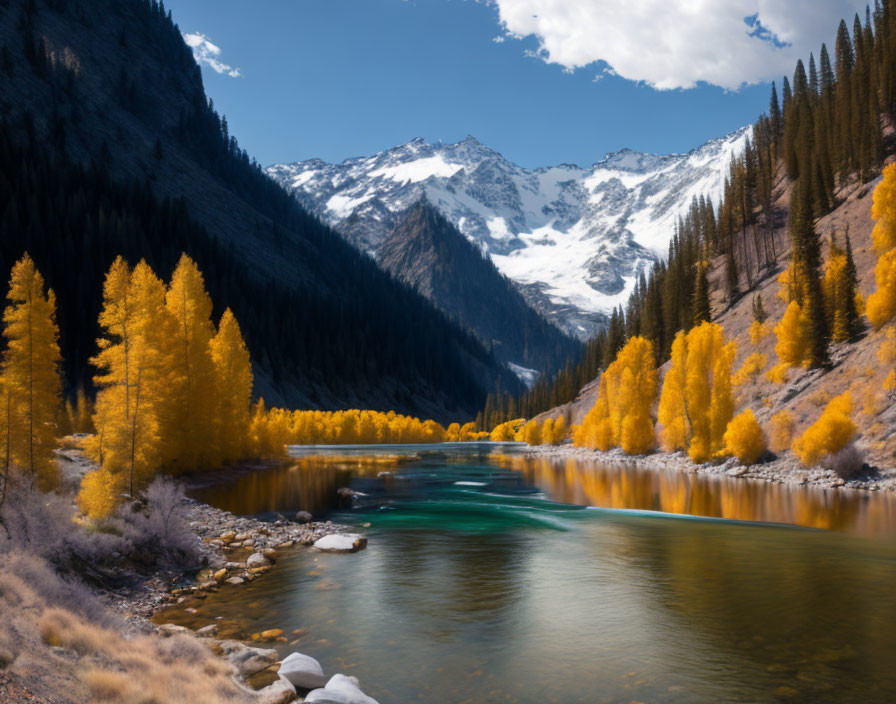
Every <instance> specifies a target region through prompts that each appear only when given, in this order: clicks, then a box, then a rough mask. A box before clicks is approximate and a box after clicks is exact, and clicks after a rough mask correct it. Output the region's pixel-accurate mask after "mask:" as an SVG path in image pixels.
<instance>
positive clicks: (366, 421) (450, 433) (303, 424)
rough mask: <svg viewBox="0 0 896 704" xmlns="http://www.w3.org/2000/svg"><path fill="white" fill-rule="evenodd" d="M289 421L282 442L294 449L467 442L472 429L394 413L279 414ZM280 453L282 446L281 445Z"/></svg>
mask: <svg viewBox="0 0 896 704" xmlns="http://www.w3.org/2000/svg"><path fill="white" fill-rule="evenodd" d="M273 412H278V413H282V414H285V416H288V417H289V421H288V424H289V430H288V432H287V434H286V437H287V439H286V440H285V441H284V442H288V443H289V444H294V445H368V444H380V445H391V444H406V443H412V444H417V443H425V444H428V443H438V442H446V441H447V442H461V438H462V437H463V438H464V439H466V440H470V439H472V438H471V435H472V433H473V431H474V425H473V424H472V423H467V424H465V425H463V426H461V425H460V423H452V424H451V425H450V426H448V430H446V429H445V428H444V427H442V426H441V425H440V424H439V423H436V422H435V421H433V420H426V421H421V420H420V419H419V418H414V417H411V416H404V415H401V414H398V413H395V411H389V412H388V413H383V412H380V411H362V410H357V409H350V410H347V411H332V412H331V411H280V410H279V409H274V411H273ZM280 449H281V451H282V444H281V448H280Z"/></svg>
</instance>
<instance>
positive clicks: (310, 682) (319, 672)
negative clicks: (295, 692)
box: [279, 653, 327, 689]
mask: <svg viewBox="0 0 896 704" xmlns="http://www.w3.org/2000/svg"><path fill="white" fill-rule="evenodd" d="M279 673H280V676H281V677H285V678H286V679H287V680H289V681H290V682H291V683H292V684H293V685H295V686H296V687H301V688H302V689H314V688H315V687H323V686H324V684H326V682H327V678H326V676H325V675H324V671H323V668H322V667H321V666H320V663H319V662H318V661H317V660H315V659H314V658H312V657H310V656H309V655H303V654H302V653H293V654H292V655H290V656H289V657H287V658H286V659H285V660H284V661H283V662H282V663H281V664H280V670H279Z"/></svg>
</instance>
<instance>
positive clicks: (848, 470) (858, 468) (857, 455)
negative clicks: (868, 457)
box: [821, 443, 865, 479]
mask: <svg viewBox="0 0 896 704" xmlns="http://www.w3.org/2000/svg"><path fill="white" fill-rule="evenodd" d="M821 466H822V467H824V468H825V469H830V470H832V471H834V472H836V474H837V476H839V477H840V478H841V479H852V478H853V477H856V476H858V475H859V474H861V472H862V469H863V468H864V467H865V455H864V453H863V452H862V451H861V450H860V449H859V448H857V447H856V446H855V444H854V443H850V444H849V445H847V446H846V447H844V448H843V449H842V450H840V452H837V453H836V454H833V455H828V456H827V457H825V458H824V459H823V460H821Z"/></svg>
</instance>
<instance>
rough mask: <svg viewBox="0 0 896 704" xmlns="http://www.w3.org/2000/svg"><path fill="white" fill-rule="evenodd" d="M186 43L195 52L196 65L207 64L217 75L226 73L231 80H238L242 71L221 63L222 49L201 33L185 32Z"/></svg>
mask: <svg viewBox="0 0 896 704" xmlns="http://www.w3.org/2000/svg"><path fill="white" fill-rule="evenodd" d="M184 41H185V42H186V43H187V46H188V47H190V48H191V49H192V50H193V58H195V59H196V63H198V64H205V65H206V66H208V67H209V68H211V69H212V70H213V71H215V72H216V73H226V74H227V75H228V76H230V77H231V78H238V77H239V76H240V75H241V74H240V70H239V69H238V68H234V67H233V66H230V65H229V64H225V63H224V62H223V61H221V58H220V57H221V47H219V46H217V45H216V44H213V43H212V41H211V40H210V39H209V38H208V37H207V36H205V35H204V34H202V33H201V32H185V33H184Z"/></svg>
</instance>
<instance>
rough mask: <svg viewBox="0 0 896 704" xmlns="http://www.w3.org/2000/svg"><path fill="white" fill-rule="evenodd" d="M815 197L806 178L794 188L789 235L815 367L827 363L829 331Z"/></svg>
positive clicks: (812, 360) (810, 360) (796, 282)
mask: <svg viewBox="0 0 896 704" xmlns="http://www.w3.org/2000/svg"><path fill="white" fill-rule="evenodd" d="M811 203H812V197H811V193H810V190H809V184H808V182H807V180H806V179H800V180H799V181H797V183H796V185H795V186H794V202H793V203H792V204H791V211H790V236H791V239H792V241H793V264H794V274H795V277H796V281H795V282H794V284H795V286H796V289H797V291H798V292H799V293H798V298H797V300H798V301H799V303H800V307H801V309H802V313H803V316H804V317H805V320H806V324H807V326H808V327H807V334H808V338H807V339H808V344H809V348H808V355H807V360H808V362H809V364H810V366H812V367H820V366H823V365H825V364H827V362H828V343H829V341H830V332H829V328H828V325H827V319H826V314H825V305H824V299H823V294H822V287H821V281H820V279H819V275H818V269H819V266H820V264H821V253H820V244H819V241H818V235H817V234H816V232H815V225H814V222H813V217H812V205H811Z"/></svg>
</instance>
